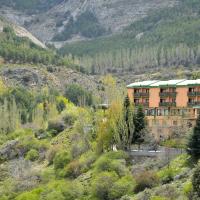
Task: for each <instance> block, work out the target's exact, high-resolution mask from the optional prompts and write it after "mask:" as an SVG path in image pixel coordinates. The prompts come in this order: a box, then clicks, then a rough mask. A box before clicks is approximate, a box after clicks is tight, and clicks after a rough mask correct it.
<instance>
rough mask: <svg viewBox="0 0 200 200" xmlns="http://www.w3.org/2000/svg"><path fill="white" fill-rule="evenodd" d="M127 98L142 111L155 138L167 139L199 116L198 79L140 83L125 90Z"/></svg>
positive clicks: (199, 94)
mask: <svg viewBox="0 0 200 200" xmlns="http://www.w3.org/2000/svg"><path fill="white" fill-rule="evenodd" d="M127 89H128V96H129V99H130V101H131V102H133V103H134V105H135V106H136V107H137V106H139V105H142V106H143V107H144V110H145V114H146V118H147V122H148V126H149V129H150V130H151V132H152V134H153V135H154V136H155V137H156V138H167V137H170V136H171V135H172V134H176V132H177V131H178V130H181V131H184V129H187V128H188V129H189V128H190V127H192V126H193V125H194V124H195V121H196V118H197V116H198V114H199V112H200V79H197V80H169V81H158V80H152V81H143V82H136V83H132V84H130V85H128V86H127Z"/></svg>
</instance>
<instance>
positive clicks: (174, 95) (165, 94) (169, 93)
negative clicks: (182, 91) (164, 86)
mask: <svg viewBox="0 0 200 200" xmlns="http://www.w3.org/2000/svg"><path fill="white" fill-rule="evenodd" d="M176 94H177V93H176V92H160V97H176Z"/></svg>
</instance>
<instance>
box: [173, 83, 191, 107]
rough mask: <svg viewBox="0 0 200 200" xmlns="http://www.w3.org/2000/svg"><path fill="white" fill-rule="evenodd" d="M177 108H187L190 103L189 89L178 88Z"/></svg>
mask: <svg viewBox="0 0 200 200" xmlns="http://www.w3.org/2000/svg"><path fill="white" fill-rule="evenodd" d="M176 92H177V95H176V106H177V107H187V106H188V105H187V103H188V95H187V94H188V87H180V88H176Z"/></svg>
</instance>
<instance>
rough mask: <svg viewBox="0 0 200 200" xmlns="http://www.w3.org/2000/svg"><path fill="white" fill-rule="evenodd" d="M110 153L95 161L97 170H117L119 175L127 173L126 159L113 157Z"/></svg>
mask: <svg viewBox="0 0 200 200" xmlns="http://www.w3.org/2000/svg"><path fill="white" fill-rule="evenodd" d="M109 157H110V156H108V155H103V156H101V157H100V158H99V159H98V160H97V161H96V162H95V163H94V167H95V171H96V172H97V173H98V172H102V171H109V172H111V171H115V172H116V173H117V174H118V175H119V176H123V175H125V174H126V173H127V169H126V165H125V164H126V163H125V160H122V159H114V158H113V159H111V158H109Z"/></svg>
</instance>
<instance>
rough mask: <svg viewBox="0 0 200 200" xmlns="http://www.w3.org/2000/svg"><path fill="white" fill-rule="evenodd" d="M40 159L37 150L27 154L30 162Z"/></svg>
mask: <svg viewBox="0 0 200 200" xmlns="http://www.w3.org/2000/svg"><path fill="white" fill-rule="evenodd" d="M38 158H39V153H38V151H37V150H35V149H31V150H30V151H29V152H28V153H27V154H26V159H27V160H30V161H35V160H37V159H38Z"/></svg>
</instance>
